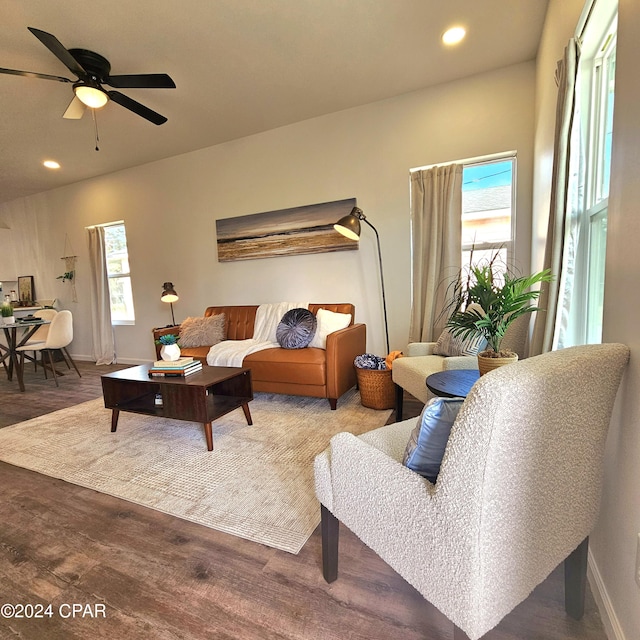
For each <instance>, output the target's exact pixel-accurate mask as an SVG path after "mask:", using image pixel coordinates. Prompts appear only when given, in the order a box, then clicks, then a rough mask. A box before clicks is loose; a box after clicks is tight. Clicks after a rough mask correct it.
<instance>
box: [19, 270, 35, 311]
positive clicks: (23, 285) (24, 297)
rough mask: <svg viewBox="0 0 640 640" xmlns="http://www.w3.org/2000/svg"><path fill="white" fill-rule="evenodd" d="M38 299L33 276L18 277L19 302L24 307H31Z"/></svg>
mask: <svg viewBox="0 0 640 640" xmlns="http://www.w3.org/2000/svg"><path fill="white" fill-rule="evenodd" d="M35 299H36V292H35V289H34V286H33V276H18V300H19V301H20V305H21V306H23V307H29V306H31V305H32V304H33V303H34V302H35Z"/></svg>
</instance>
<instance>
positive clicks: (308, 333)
mask: <svg viewBox="0 0 640 640" xmlns="http://www.w3.org/2000/svg"><path fill="white" fill-rule="evenodd" d="M317 324H318V321H317V320H316V317H315V315H313V313H311V311H309V309H302V308H296V309H290V310H289V311H287V312H286V313H285V314H284V316H282V320H280V322H279V324H278V327H277V328H276V340H277V341H278V344H279V345H280V346H281V347H282V348H283V349H303V348H304V347H306V346H308V345H309V343H310V342H311V339H312V338H313V336H314V335H315V333H316V327H317Z"/></svg>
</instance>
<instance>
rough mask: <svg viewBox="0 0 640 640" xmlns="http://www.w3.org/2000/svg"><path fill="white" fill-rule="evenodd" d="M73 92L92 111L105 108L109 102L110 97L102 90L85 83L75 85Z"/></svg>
mask: <svg viewBox="0 0 640 640" xmlns="http://www.w3.org/2000/svg"><path fill="white" fill-rule="evenodd" d="M73 91H74V93H75V94H76V97H77V98H78V100H80V102H82V104H85V105H87V107H91V108H92V109H99V108H100V107H104V105H105V104H107V102H108V101H109V96H108V95H107V94H106V93H105V92H104V91H103V90H102V89H98V87H92V86H91V85H87V84H83V83H78V84H74V85H73Z"/></svg>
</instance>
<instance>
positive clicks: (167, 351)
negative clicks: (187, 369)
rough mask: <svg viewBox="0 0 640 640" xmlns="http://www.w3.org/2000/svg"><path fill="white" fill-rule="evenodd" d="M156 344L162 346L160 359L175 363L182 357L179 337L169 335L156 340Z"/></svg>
mask: <svg viewBox="0 0 640 640" xmlns="http://www.w3.org/2000/svg"><path fill="white" fill-rule="evenodd" d="M156 344H159V345H162V347H161V349H160V357H161V358H162V359H163V360H167V361H173V360H177V359H178V358H179V357H180V347H179V346H178V336H176V335H175V334H173V333H167V334H166V335H164V336H160V337H159V338H158V339H157V340H156Z"/></svg>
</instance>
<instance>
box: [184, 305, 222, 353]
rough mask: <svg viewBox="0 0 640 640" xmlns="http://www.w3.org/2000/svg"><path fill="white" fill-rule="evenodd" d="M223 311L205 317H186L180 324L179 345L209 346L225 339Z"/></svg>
mask: <svg viewBox="0 0 640 640" xmlns="http://www.w3.org/2000/svg"><path fill="white" fill-rule="evenodd" d="M226 337H227V336H226V332H225V324H224V313H219V314H218V315H215V316H209V317H206V318H186V319H185V320H184V322H183V323H182V324H181V325H180V337H179V338H178V344H179V345H180V346H181V347H185V348H186V347H211V346H213V345H214V344H218V342H222V341H223V340H224V339H226Z"/></svg>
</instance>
